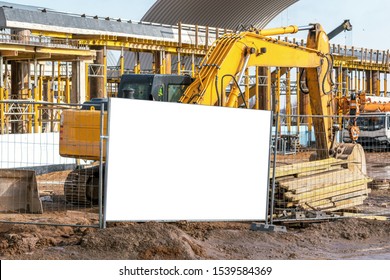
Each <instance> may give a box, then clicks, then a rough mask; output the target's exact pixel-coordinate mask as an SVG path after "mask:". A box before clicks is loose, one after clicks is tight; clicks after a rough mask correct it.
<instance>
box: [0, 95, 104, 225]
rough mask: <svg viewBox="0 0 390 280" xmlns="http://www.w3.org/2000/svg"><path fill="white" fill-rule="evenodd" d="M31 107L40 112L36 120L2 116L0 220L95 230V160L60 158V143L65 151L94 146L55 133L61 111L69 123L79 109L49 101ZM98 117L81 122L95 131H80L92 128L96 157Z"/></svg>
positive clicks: (97, 209) (96, 166)
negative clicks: (67, 117) (66, 115)
mask: <svg viewBox="0 0 390 280" xmlns="http://www.w3.org/2000/svg"><path fill="white" fill-rule="evenodd" d="M3 104H5V105H4V107H12V106H14V104H13V103H11V102H8V103H3ZM30 105H31V106H33V108H36V109H38V110H39V116H40V118H39V119H35V120H34V118H29V117H28V116H21V117H18V118H15V117H14V116H12V115H9V116H6V117H5V118H3V120H4V122H3V123H2V128H3V129H2V131H1V134H0V193H1V195H0V202H1V207H0V222H7V223H28V224H49V225H71V226H93V227H97V226H99V225H100V224H101V223H100V219H101V216H99V201H100V202H101V201H102V197H99V191H98V186H99V171H100V166H99V165H100V164H101V163H100V161H99V158H98V159H97V160H94V159H90V160H88V159H84V158H83V157H82V156H64V155H60V153H61V152H62V150H63V146H64V145H65V146H67V148H69V150H72V149H76V150H81V151H83V150H89V149H91V147H92V146H93V145H91V144H89V143H86V142H79V143H76V142H74V141H72V140H71V139H69V140H68V139H67V138H66V137H65V138H64V135H63V134H62V133H60V130H61V127H60V124H61V116H63V115H64V112H65V111H66V112H67V114H68V115H69V118H70V119H72V120H73V119H76V115H74V116H73V115H72V114H76V113H77V112H79V111H80V110H79V109H80V107H79V106H69V105H66V106H65V105H61V104H53V103H51V104H49V103H46V104H44V105H43V104H35V103H32V104H30ZM18 106H23V104H18ZM36 113H37V112H36ZM45 116H46V117H48V118H46V117H45ZM96 116H97V119H96ZM92 118H93V119H92ZM100 118H101V116H100V114H99V112H97V115H96V114H93V116H92V117H91V119H88V117H87V119H86V120H85V123H89V124H96V125H97V126H96V127H93V128H91V127H79V128H81V131H84V132H85V135H91V133H92V131H93V130H96V131H95V132H94V133H96V139H94V141H95V140H96V145H97V152H98V153H100V150H99V149H100V133H101V132H100V123H101V121H100ZM26 127H30V129H31V130H32V131H35V132H36V133H26V132H29V131H26ZM71 131H72V130H71ZM30 132H31V131H30ZM72 133H73V132H72ZM94 135H95V134H94ZM73 136H74V135H73ZM60 138H62V139H61V140H60ZM60 141H61V146H62V147H61V148H60Z"/></svg>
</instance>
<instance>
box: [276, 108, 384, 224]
mask: <svg viewBox="0 0 390 280" xmlns="http://www.w3.org/2000/svg"><path fill="white" fill-rule="evenodd" d="M288 117H289V118H294V117H297V116H279V123H281V125H279V127H278V129H276V128H274V139H278V141H275V142H274V143H273V147H274V148H276V149H273V152H274V153H273V155H272V156H271V164H270V165H271V173H270V174H271V175H270V178H271V184H270V186H271V188H270V194H271V195H270V200H271V202H273V203H271V204H270V205H272V206H273V209H271V211H272V212H271V214H272V215H271V216H272V219H273V222H276V221H283V222H287V223H288V222H302V221H310V220H316V219H328V218H338V217H340V218H342V217H350V216H354V217H359V216H366V217H367V216H370V217H371V218H375V219H384V220H386V219H389V217H390V209H389V208H390V160H389V153H390V141H389V140H390V139H389V138H388V136H390V134H389V133H387V131H389V129H390V117H389V116H387V115H386V114H381V115H361V116H359V118H358V121H357V124H358V125H359V126H360V130H361V133H360V136H361V138H359V139H358V140H357V142H358V143H360V144H361V145H354V144H353V143H352V142H351V140H350V137H349V133H348V125H349V123H350V120H351V119H352V117H351V116H343V117H340V116H334V117H323V116H299V117H300V118H302V119H304V120H305V122H304V123H301V124H300V126H299V127H297V126H294V124H293V123H292V124H291V123H290V124H289V125H288V126H286V125H285V123H286V122H284V121H283V120H284V119H286V118H288ZM322 120H324V121H325V122H327V123H328V124H329V129H334V128H335V127H339V128H340V129H339V130H337V129H336V130H335V132H334V133H335V137H334V146H333V147H334V149H333V150H334V152H333V154H332V152H331V153H330V154H329V150H328V147H327V146H328V145H324V146H322V147H321V145H318V143H317V141H316V137H318V138H322V136H324V135H321V134H320V133H315V126H314V124H315V123H316V122H317V121H322ZM290 139H294V141H295V142H294V143H296V142H297V139H298V140H299V148H298V149H294V150H293V152H291V150H290V152H286V146H282V147H279V146H278V145H286V141H290V142H291V140H290ZM328 143H331V139H329V142H328ZM275 145H276V147H275ZM329 155H330V156H329ZM273 168H275V172H273Z"/></svg>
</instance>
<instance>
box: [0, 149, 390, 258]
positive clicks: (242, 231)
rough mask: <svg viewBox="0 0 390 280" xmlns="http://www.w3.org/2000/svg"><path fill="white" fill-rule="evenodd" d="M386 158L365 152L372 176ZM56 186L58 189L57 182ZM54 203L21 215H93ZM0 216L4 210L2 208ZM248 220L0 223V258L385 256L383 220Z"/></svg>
mask: <svg viewBox="0 0 390 280" xmlns="http://www.w3.org/2000/svg"><path fill="white" fill-rule="evenodd" d="M387 158H388V155H387V153H368V154H367V162H368V169H369V172H371V173H374V174H375V178H376V179H380V180H381V179H389V178H387V176H388V174H387V171H386V167H387V166H388V165H387V164H386V162H385V161H386V160H387ZM381 169H382V171H381V173H380V172H379V171H380V170H381ZM378 170H379V171H378ZM381 174H382V175H381ZM60 175H61V176H65V175H66V174H65V173H61V174H60ZM43 176H46V177H38V180H41V181H42V180H44V179H46V180H49V181H50V180H51V177H50V176H53V174H47V175H43ZM56 176H58V174H56ZM382 177H383V178H382ZM57 188H58V191H60V190H61V188H62V186H57ZM52 189H54V186H52ZM248 199H249V198H248ZM389 201H390V189H389V188H381V189H373V190H372V193H371V194H370V195H369V198H368V199H367V200H366V201H365V203H364V205H363V206H362V209H365V210H367V211H371V212H372V213H382V214H383V213H386V212H387V213H388V212H389V208H388V207H390V205H389V204H388V202H389ZM44 203H46V204H47V203H50V202H44ZM56 205H57V206H56V207H57V208H55V209H54V208H53V209H51V210H50V208H48V207H47V206H48V205H45V206H46V212H45V214H44V216H39V215H33V216H31V215H26V216H28V218H29V219H30V220H31V219H33V220H35V221H37V222H50V221H51V220H55V221H56V222H57V223H62V224H70V223H71V224H79V225H88V224H97V223H98V220H97V215H96V214H95V213H91V215H90V216H88V213H85V212H84V213H82V214H80V211H66V215H64V211H63V209H59V208H60V207H61V206H58V205H59V204H56ZM199 207H201V205H200V206H199ZM92 210H93V209H92ZM95 210H96V209H95ZM237 211H239V209H237ZM92 212H94V211H92ZM21 216H23V215H22V214H15V215H13V216H10V215H8V216H7V219H8V220H10V221H12V220H21ZM22 218H23V217H22ZM0 219H1V220H3V219H5V216H4V215H0ZM250 225H251V223H250V222H203V223H200V222H184V221H183V222H176V223H156V222H148V223H130V222H128V223H108V224H107V228H106V229H97V228H88V227H70V226H46V225H45V226H40V225H30V224H27V225H25V224H10V223H0V259H7V260H15V259H16V260H24V259H33V260H41V259H43V260H57V259H65V260H68V259H69V260H91V259H92V260H106V259H130V260H135V259H137V260H150V259H160V260H161V259H162V260H172V259H180V260H182V259H218V260H225V259H226V260H229V259H242V260H246V259H248V260H252V259H267V260H273V259H283V260H288V259H298V260H306V259H314V260H318V259H390V221H389V220H382V221H379V220H371V219H361V218H359V219H358V218H347V219H345V218H344V219H335V220H328V221H321V222H315V223H296V224H293V225H290V226H288V228H287V230H288V231H287V233H282V232H258V231H251V230H250Z"/></svg>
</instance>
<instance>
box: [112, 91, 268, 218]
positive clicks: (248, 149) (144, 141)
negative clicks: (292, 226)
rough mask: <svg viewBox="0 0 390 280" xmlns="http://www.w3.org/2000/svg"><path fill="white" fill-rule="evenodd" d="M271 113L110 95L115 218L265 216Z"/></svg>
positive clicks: (113, 215)
mask: <svg viewBox="0 0 390 280" xmlns="http://www.w3.org/2000/svg"><path fill="white" fill-rule="evenodd" d="M270 118H271V112H269V111H259V110H245V109H234V108H223V107H211V106H200V105H188V104H178V103H165V102H153V101H141V100H131V99H119V98H113V99H110V105H109V144H108V145H109V146H108V152H109V154H108V162H107V180H106V184H107V188H106V209H105V210H106V219H107V221H178V220H196V221H217V220H218V221H227V220H229V221H232V220H264V219H265V215H266V200H267V189H268V178H269V176H268V174H269V148H270V146H269V140H270Z"/></svg>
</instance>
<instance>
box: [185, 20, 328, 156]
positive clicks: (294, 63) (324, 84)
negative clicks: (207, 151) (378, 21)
mask: <svg viewBox="0 0 390 280" xmlns="http://www.w3.org/2000/svg"><path fill="white" fill-rule="evenodd" d="M300 30H309V35H308V42H307V46H306V47H303V46H298V45H295V44H291V43H288V42H283V41H279V40H275V39H273V38H271V37H269V36H271V35H281V34H288V33H290V34H292V33H296V32H298V31H300ZM250 66H263V67H272V66H273V67H299V68H305V69H307V86H308V88H309V94H310V102H311V108H312V110H313V111H312V112H313V115H318V116H324V115H326V116H331V115H333V106H331V103H332V94H331V90H332V84H331V78H330V74H331V71H332V59H331V56H330V55H329V42H328V37H327V36H326V34H325V32H324V31H323V29H322V28H321V26H320V25H319V24H314V25H310V26H306V27H302V28H299V27H297V26H289V27H286V28H276V29H270V30H257V31H253V32H243V33H239V34H226V35H224V36H222V37H221V38H220V39H218V40H217V41H216V43H215V44H214V45H213V46H212V47H211V48H210V50H209V52H208V54H207V55H206V57H205V58H204V60H203V61H202V63H201V65H200V70H199V72H198V75H197V77H196V80H195V81H194V82H193V83H192V84H191V85H190V86H189V87H188V88H187V90H186V91H185V92H184V94H183V96H182V97H181V99H180V100H179V102H182V103H193V104H203V105H212V106H224V107H238V106H239V103H238V98H239V96H240V94H241V93H240V87H239V81H240V80H241V78H242V77H243V75H244V73H245V70H246V69H247V68H248V67H250ZM231 84H232V87H231V90H230V92H229V93H226V92H225V91H226V88H228V86H229V85H231ZM316 119H318V121H315V122H314V129H315V136H316V140H317V150H318V151H319V154H318V155H317V156H318V158H320V159H321V158H327V157H329V149H330V146H331V142H332V121H331V119H330V118H328V119H327V120H323V119H322V118H316Z"/></svg>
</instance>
